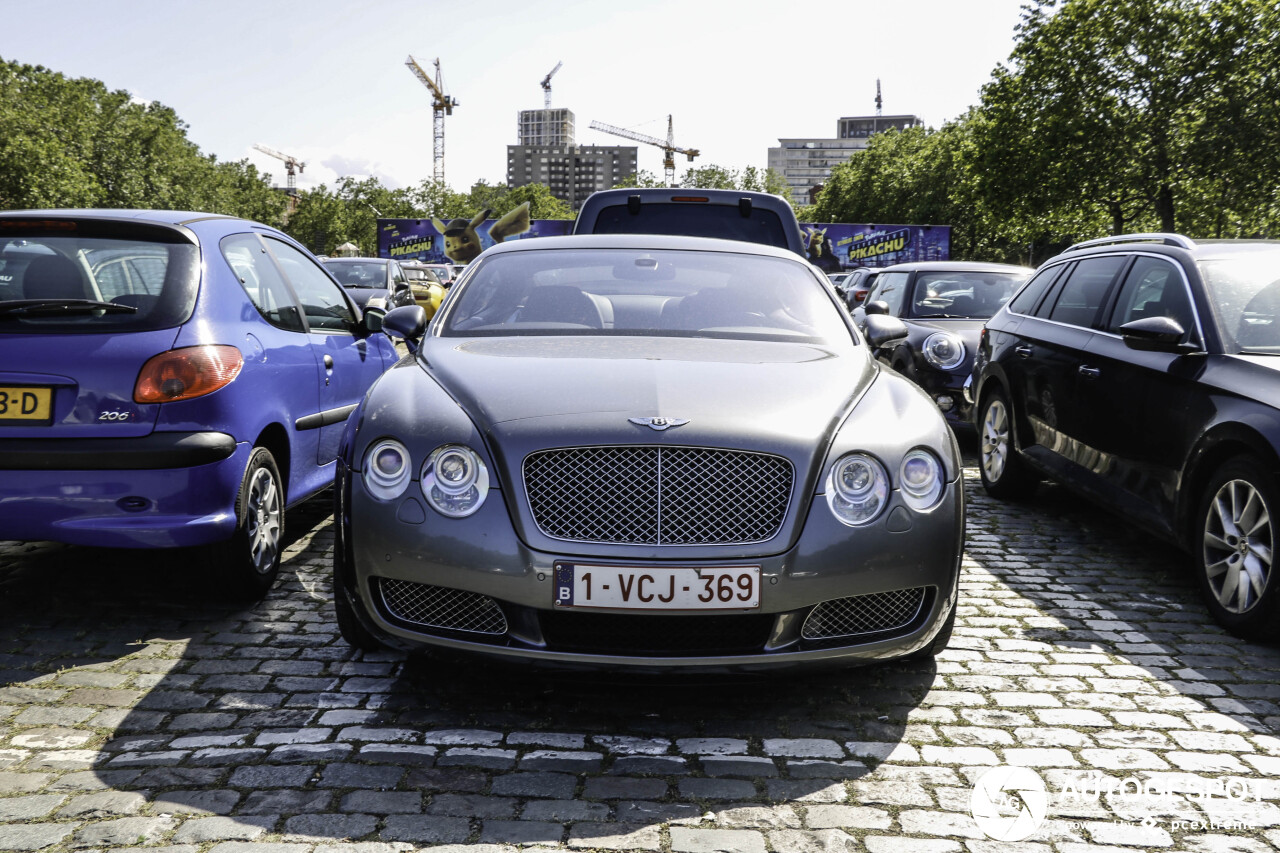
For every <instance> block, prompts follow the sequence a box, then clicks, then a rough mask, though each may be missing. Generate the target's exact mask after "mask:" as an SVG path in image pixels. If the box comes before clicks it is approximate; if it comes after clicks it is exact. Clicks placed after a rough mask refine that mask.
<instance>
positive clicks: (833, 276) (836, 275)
mask: <svg viewBox="0 0 1280 853" xmlns="http://www.w3.org/2000/svg"><path fill="white" fill-rule="evenodd" d="M848 277H849V274H848V273H847V272H832V273H827V281H829V282H831V286H832V287H834V288H835V289H836V290H837V291H839V290H840V282H842V281H844V280H845V279H846V278H848Z"/></svg>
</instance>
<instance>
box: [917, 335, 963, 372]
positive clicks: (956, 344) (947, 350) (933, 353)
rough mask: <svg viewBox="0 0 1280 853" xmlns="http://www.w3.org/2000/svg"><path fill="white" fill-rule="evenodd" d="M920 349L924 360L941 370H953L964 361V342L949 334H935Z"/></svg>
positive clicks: (926, 339)
mask: <svg viewBox="0 0 1280 853" xmlns="http://www.w3.org/2000/svg"><path fill="white" fill-rule="evenodd" d="M920 349H921V351H922V352H923V353H924V360H925V361H927V362H929V363H930V364H932V365H933V366H934V367H936V368H938V369H939V370H953V369H955V368H957V367H959V366H960V364H961V362H963V361H964V341H962V340H960V339H959V338H957V337H956V336H955V335H952V334H949V333H947V332H934V333H933V334H932V335H930V336H929V337H927V338H925V339H924V346H923V347H921V348H920Z"/></svg>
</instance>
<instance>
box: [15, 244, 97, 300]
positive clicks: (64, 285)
mask: <svg viewBox="0 0 1280 853" xmlns="http://www.w3.org/2000/svg"><path fill="white" fill-rule="evenodd" d="M22 296H23V298H24V299H96V298H97V297H96V296H94V294H92V293H90V292H89V288H88V286H87V283H86V282H85V278H84V273H83V271H81V269H80V267H78V266H77V265H76V263H75V262H74V261H72V260H70V259H69V258H65V257H63V256H62V255H42V256H41V257H38V258H36V259H35V260H34V261H32V262H31V263H29V264H28V265H27V268H26V270H25V271H24V273H23V276H22Z"/></svg>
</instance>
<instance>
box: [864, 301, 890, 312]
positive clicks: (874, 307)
mask: <svg viewBox="0 0 1280 853" xmlns="http://www.w3.org/2000/svg"><path fill="white" fill-rule="evenodd" d="M865 310H866V312H867V313H868V314H885V315H887V314H888V313H889V303H888V302H885V301H884V300H881V299H877V300H876V301H875V302H868V303H867V304H866V306H865Z"/></svg>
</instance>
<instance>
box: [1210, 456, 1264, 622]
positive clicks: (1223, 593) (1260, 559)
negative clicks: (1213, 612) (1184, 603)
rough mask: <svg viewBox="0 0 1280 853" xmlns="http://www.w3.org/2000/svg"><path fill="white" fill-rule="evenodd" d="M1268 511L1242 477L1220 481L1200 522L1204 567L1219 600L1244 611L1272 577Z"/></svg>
mask: <svg viewBox="0 0 1280 853" xmlns="http://www.w3.org/2000/svg"><path fill="white" fill-rule="evenodd" d="M1271 548H1272V532H1271V513H1270V511H1269V510H1268V509H1267V505H1266V502H1265V501H1263V499H1262V495H1261V494H1260V493H1259V492H1258V490H1257V489H1255V488H1254V487H1253V485H1252V484H1251V483H1249V482H1248V481H1246V480H1231V481H1230V482H1227V483H1224V484H1223V485H1222V488H1220V489H1218V493H1217V494H1216V495H1214V498H1213V502H1212V503H1211V504H1209V512H1208V515H1207V516H1206V518H1205V524H1204V570H1205V575H1206V577H1207V578H1208V580H1209V589H1210V590H1212V592H1213V595H1214V597H1215V598H1217V599H1218V603H1219V604H1221V605H1222V606H1223V607H1224V608H1225V609H1226V610H1228V611H1230V612H1231V613H1245V612H1247V611H1248V610H1250V609H1252V608H1253V607H1254V605H1256V604H1257V603H1258V599H1259V598H1261V597H1262V593H1263V591H1264V590H1265V589H1266V587H1267V579H1268V578H1269V577H1270V576H1271Z"/></svg>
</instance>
